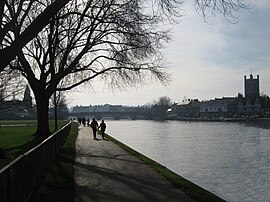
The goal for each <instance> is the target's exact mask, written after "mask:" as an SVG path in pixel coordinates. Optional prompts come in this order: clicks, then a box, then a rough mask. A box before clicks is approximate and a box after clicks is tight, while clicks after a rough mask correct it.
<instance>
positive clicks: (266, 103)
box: [168, 97, 270, 118]
mask: <svg viewBox="0 0 270 202" xmlns="http://www.w3.org/2000/svg"><path fill="white" fill-rule="evenodd" d="M168 112H169V113H168V116H170V117H207V118H216V117H236V116H237V117H241V116H250V115H259V116H269V113H270V100H269V98H263V97H261V98H256V99H254V100H251V99H249V98H244V97H223V98H215V99H214V100H208V101H199V100H198V99H194V100H187V101H183V102H181V103H179V104H177V105H174V106H172V108H171V109H170V110H169V111H168Z"/></svg>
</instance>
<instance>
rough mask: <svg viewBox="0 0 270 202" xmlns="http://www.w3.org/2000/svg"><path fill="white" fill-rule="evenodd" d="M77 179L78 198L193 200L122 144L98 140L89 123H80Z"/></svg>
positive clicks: (85, 200)
mask: <svg viewBox="0 0 270 202" xmlns="http://www.w3.org/2000/svg"><path fill="white" fill-rule="evenodd" d="M99 138H100V137H99ZM75 182H76V187H75V202H91V201H117V202H118V201H140V202H141V201H183V202H189V201H193V200H192V199H190V198H189V197H188V196H187V195H185V193H184V192H182V191H181V190H180V189H177V188H176V187H174V186H173V185H172V184H171V183H170V182H169V181H167V180H166V179H165V178H164V177H163V176H161V175H160V174H158V173H157V172H156V171H155V170H154V169H152V168H151V167H150V166H149V165H146V164H144V163H143V162H141V161H140V160H139V159H137V158H136V157H134V156H132V155H131V154H129V153H128V152H126V151H124V150H123V149H122V148H120V147H119V146H118V145H116V144H114V143H112V142H110V141H108V140H101V138H100V140H94V139H93V134H92V130H91V129H90V128H89V127H82V126H80V127H79V134H78V138H77V141H76V162H75Z"/></svg>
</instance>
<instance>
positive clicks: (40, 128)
mask: <svg viewBox="0 0 270 202" xmlns="http://www.w3.org/2000/svg"><path fill="white" fill-rule="evenodd" d="M36 104H37V131H36V135H37V136H40V137H48V136H49V135H50V129H49V115H48V111H49V99H46V98H45V96H41V95H40V96H39V98H36Z"/></svg>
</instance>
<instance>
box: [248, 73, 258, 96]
mask: <svg viewBox="0 0 270 202" xmlns="http://www.w3.org/2000/svg"><path fill="white" fill-rule="evenodd" d="M244 82H245V97H246V98H249V99H252V100H253V99H254V100H255V99H256V98H258V97H259V96H260V90H259V75H257V78H253V75H252V74H250V78H249V79H247V77H246V76H244Z"/></svg>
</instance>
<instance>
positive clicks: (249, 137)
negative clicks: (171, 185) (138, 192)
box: [107, 121, 270, 202]
mask: <svg viewBox="0 0 270 202" xmlns="http://www.w3.org/2000/svg"><path fill="white" fill-rule="evenodd" d="M255 126H256V127H255ZM255 126H249V125H247V124H243V123H241V124H240V123H223V122H184V121H183V122H181V121H167V122H155V121H107V127H108V129H107V132H108V133H109V134H110V135H112V136H113V137H115V138H116V139H118V140H120V141H122V142H124V143H125V144H127V145H129V146H130V147H132V148H134V149H135V150H137V151H139V152H141V153H143V154H145V155H146V156H149V157H150V158H152V159H154V160H156V161H158V162H159V163H161V164H163V165H165V166H166V167H168V168H170V169H171V170H173V171H175V172H176V173H178V174H179V175H181V176H183V177H185V178H187V179H189V180H190V181H192V182H194V183H196V184H198V185H200V186H201V187H203V188H205V189H207V190H209V191H211V192H213V193H215V194H216V195H218V196H220V197H222V198H224V199H225V200H227V201H237V202H238V201H270V191H269V190H270V155H269V154H270V130H269V125H267V124H266V125H262V126H263V127H262V126H260V124H257V125H255Z"/></svg>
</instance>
